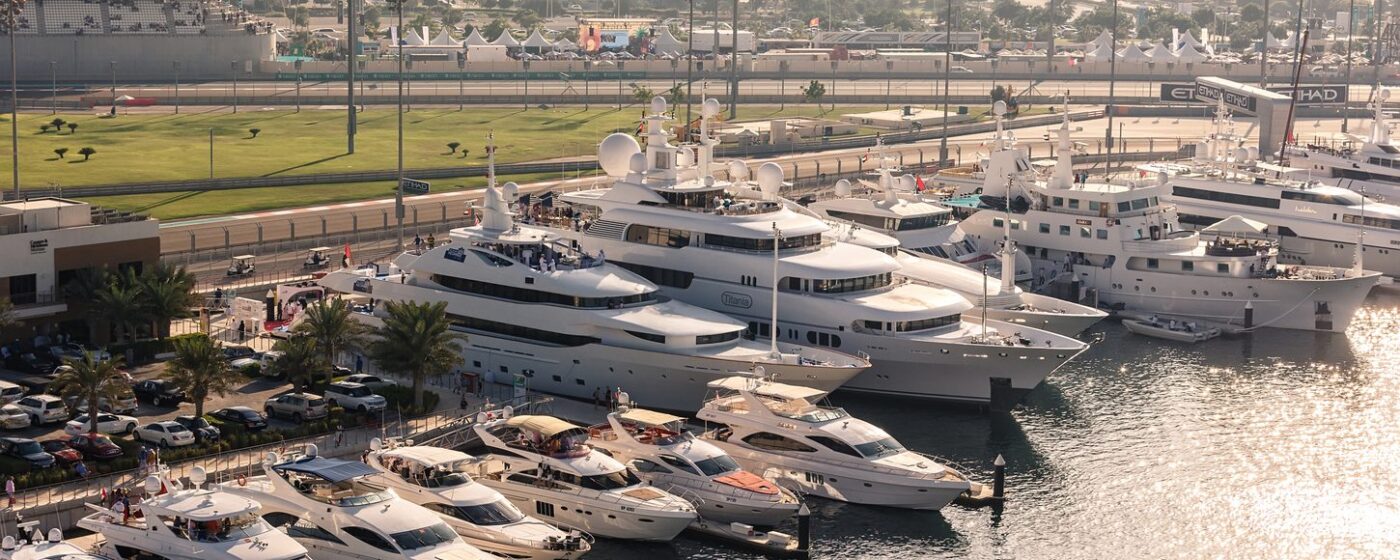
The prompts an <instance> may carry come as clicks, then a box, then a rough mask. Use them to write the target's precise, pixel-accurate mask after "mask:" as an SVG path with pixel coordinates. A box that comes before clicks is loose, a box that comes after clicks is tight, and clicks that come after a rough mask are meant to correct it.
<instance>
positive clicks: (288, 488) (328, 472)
mask: <svg viewBox="0 0 1400 560" xmlns="http://www.w3.org/2000/svg"><path fill="white" fill-rule="evenodd" d="M262 469H263V474H262V475H261V476H256V477H250V478H246V479H244V478H239V479H238V480H236V481H230V482H225V483H222V484H220V485H218V487H217V488H218V490H219V491H222V492H226V493H229V494H232V495H234V496H240V497H244V498H250V499H252V500H256V501H257V502H259V503H261V504H262V506H263V511H264V513H263V517H264V518H265V519H266V520H267V522H268V523H269V524H271V525H272V526H273V527H277V528H280V529H282V530H284V531H286V533H287V534H288V535H290V536H291V537H292V538H293V539H296V541H297V542H299V543H301V544H302V546H305V547H306V549H307V550H309V551H310V555H311V557H312V558H314V559H315V560H343V559H345V558H357V559H361V560H486V559H491V558H496V556H494V555H491V554H487V553H485V552H482V551H481V550H478V549H476V548H475V547H472V546H471V545H468V544H467V543H466V542H463V540H462V538H461V537H459V536H458V535H457V533H456V531H453V530H452V528H451V527H449V526H447V523H445V522H443V520H442V518H441V517H439V516H438V514H436V513H434V512H432V511H429V510H427V509H425V508H423V507H422V506H419V505H417V504H414V503H412V502H409V501H408V500H404V499H403V498H400V497H398V495H397V494H395V493H394V492H393V491H392V490H390V489H388V488H387V487H386V486H384V485H383V484H382V483H381V482H378V481H376V480H375V475H377V474H379V471H377V470H375V469H374V468H372V467H370V466H369V465H366V464H364V463H361V462H359V461H346V460H342V459H332V458H329V457H321V456H319V455H318V453H317V449H316V446H315V445H311V444H306V445H304V446H300V447H297V448H293V449H290V450H288V452H287V453H286V454H284V455H279V454H277V453H268V454H267V457H266V458H265V459H264V460H263V464H262Z"/></svg>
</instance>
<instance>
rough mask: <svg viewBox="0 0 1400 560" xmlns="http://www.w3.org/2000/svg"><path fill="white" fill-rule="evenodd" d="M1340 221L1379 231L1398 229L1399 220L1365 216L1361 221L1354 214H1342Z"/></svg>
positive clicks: (1399, 225)
mask: <svg viewBox="0 0 1400 560" xmlns="http://www.w3.org/2000/svg"><path fill="white" fill-rule="evenodd" d="M1342 221H1343V222H1346V223H1348V224H1357V223H1359V224H1361V225H1363V226H1366V227H1373V228H1381V229H1400V218H1383V217H1379V216H1366V217H1365V219H1362V217H1361V216H1357V215H1356V214H1343V215H1342Z"/></svg>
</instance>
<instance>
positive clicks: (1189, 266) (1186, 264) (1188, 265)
mask: <svg viewBox="0 0 1400 560" xmlns="http://www.w3.org/2000/svg"><path fill="white" fill-rule="evenodd" d="M1181 270H1182V272H1191V271H1193V270H1196V263H1193V262H1191V261H1181Z"/></svg>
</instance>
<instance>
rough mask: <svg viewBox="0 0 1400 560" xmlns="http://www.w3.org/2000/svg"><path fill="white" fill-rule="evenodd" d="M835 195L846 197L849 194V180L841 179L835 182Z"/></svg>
mask: <svg viewBox="0 0 1400 560" xmlns="http://www.w3.org/2000/svg"><path fill="white" fill-rule="evenodd" d="M836 196H838V197H841V198H846V197H849V196H851V182H850V181H848V180H846V179H842V180H840V181H837V182H836Z"/></svg>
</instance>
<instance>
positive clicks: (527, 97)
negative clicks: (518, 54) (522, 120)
mask: <svg viewBox="0 0 1400 560" xmlns="http://www.w3.org/2000/svg"><path fill="white" fill-rule="evenodd" d="M520 66H521V67H523V68H525V110H526V111H529V110H530V61H528V60H523V61H521V62H520Z"/></svg>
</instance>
